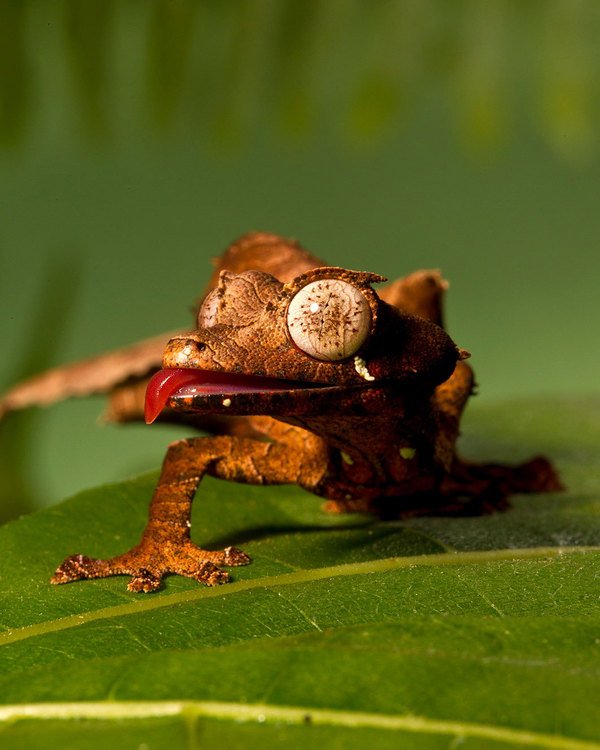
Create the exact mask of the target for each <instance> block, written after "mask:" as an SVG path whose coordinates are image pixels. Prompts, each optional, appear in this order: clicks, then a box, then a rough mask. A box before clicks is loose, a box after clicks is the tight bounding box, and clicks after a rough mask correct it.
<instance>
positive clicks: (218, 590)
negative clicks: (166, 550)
mask: <svg viewBox="0 0 600 750" xmlns="http://www.w3.org/2000/svg"><path fill="white" fill-rule="evenodd" d="M599 550H600V547H532V548H525V549H502V550H484V551H474V552H473V551H470V552H444V553H440V554H431V555H415V556H414V557H389V558H383V559H379V560H368V561H365V562H358V563H345V564H342V565H333V566H328V567H323V568H309V569H305V570H297V571H294V572H292V573H280V574H278V575H270V576H266V577H260V578H253V579H250V580H246V581H236V582H234V583H229V584H227V585H225V586H216V587H214V588H201V587H198V588H195V589H191V590H189V591H182V592H179V593H175V594H166V595H162V596H152V595H149V596H145V597H144V598H137V597H139V596H140V595H132V596H136V598H135V599H133V600H132V601H129V602H126V603H125V604H116V605H114V606H111V607H103V608H101V609H98V610H94V611H91V610H90V611H88V612H84V613H80V614H76V615H68V616H67V617H61V618H57V619H54V620H46V621H44V622H40V623H35V624H33V625H27V626H25V627H22V628H13V629H10V630H7V631H5V632H4V633H1V634H0V646H4V645H7V644H9V643H15V642H17V641H23V640H26V639H28V638H34V637H36V636H39V635H46V634H48V633H54V632H58V631H61V630H68V629H69V628H74V627H77V626H79V625H84V624H86V623H89V622H93V621H96V620H104V619H110V618H111V617H123V616H129V615H134V614H138V613H140V612H145V611H148V610H157V609H163V608H165V607H171V606H176V605H178V604H182V603H187V602H194V601H198V600H202V599H209V598H211V597H216V596H220V597H223V596H231V595H233V594H236V593H238V592H240V591H248V590H251V589H256V588H274V587H280V586H292V585H294V584H298V583H308V582H311V581H318V580H323V579H325V578H336V577H341V576H359V575H369V574H372V573H382V572H386V571H389V570H399V569H402V568H411V567H435V566H446V565H468V564H473V563H487V562H502V561H516V562H517V561H522V560H539V559H544V558H557V557H562V556H564V555H573V554H583V553H586V552H595V551H599Z"/></svg>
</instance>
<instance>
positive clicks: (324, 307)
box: [287, 279, 371, 361]
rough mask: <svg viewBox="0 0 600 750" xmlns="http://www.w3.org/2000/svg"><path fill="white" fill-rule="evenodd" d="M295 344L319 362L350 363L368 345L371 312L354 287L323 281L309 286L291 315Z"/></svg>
mask: <svg viewBox="0 0 600 750" xmlns="http://www.w3.org/2000/svg"><path fill="white" fill-rule="evenodd" d="M287 326H288V331H289V334H290V336H291V338H292V341H293V342H294V343H295V344H296V346H297V347H298V348H299V349H302V351H303V352H306V354H309V355H310V356H311V357H314V358H315V359H321V360H324V361H335V360H338V359H346V357H351V356H352V355H353V354H354V353H355V352H357V351H358V350H359V349H360V347H361V346H362V345H363V344H364V342H365V339H366V338H367V336H368V335H369V332H370V330H371V309H370V307H369V303H368V302H367V300H366V298H365V297H364V295H363V294H361V293H360V291H359V290H358V289H357V288H356V287H355V286H352V284H348V282H346V281H341V280H340V279H323V280H321V281H313V282H312V283H311V284H307V285H306V286H305V287H302V289H301V290H300V291H299V292H298V293H297V294H296V295H295V296H294V297H292V301H291V302H290V304H289V307H288V311H287Z"/></svg>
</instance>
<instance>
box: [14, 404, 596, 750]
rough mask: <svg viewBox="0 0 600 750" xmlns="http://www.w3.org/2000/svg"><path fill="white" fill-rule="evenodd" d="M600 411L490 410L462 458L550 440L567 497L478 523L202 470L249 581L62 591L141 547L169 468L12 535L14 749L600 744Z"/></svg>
mask: <svg viewBox="0 0 600 750" xmlns="http://www.w3.org/2000/svg"><path fill="white" fill-rule="evenodd" d="M599 407H600V404H599V403H598V402H596V403H594V402H589V401H587V402H583V401H581V402H562V403H560V404H557V403H554V402H552V403H551V402H550V401H548V402H546V403H544V402H543V401H541V400H540V401H539V402H537V403H534V404H528V405H525V404H523V403H518V402H515V403H510V404H503V405H502V406H497V407H492V406H485V405H483V406H478V408H476V409H475V410H474V415H473V416H472V417H471V418H470V419H469V420H468V421H467V424H466V425H465V434H466V435H467V439H466V440H465V443H464V446H463V452H464V453H465V454H467V455H469V456H473V457H476V458H492V457H493V458H494V459H502V460H514V461H517V460H519V459H525V458H527V457H528V456H529V455H531V453H532V452H545V453H547V454H548V455H551V456H552V457H553V459H555V460H556V462H557V465H558V466H559V468H560V470H561V472H562V474H563V477H564V480H565V483H566V484H567V486H568V488H569V489H568V490H567V492H565V493H562V494H557V495H553V496H549V495H546V496H536V497H519V498H516V499H515V503H514V505H515V507H514V508H513V510H511V511H510V512H508V513H504V514H497V515H495V516H488V517H481V518H421V519H414V520H411V521H404V522H386V523H382V522H379V521H374V520H373V519H370V518H365V517H363V516H338V517H332V516H326V515H324V514H323V513H322V512H321V511H320V500H319V499H318V498H315V497H312V496H310V495H308V494H306V493H304V492H302V491H301V490H298V489H296V488H293V487H273V488H256V487H255V488H252V487H246V486H237V485H232V484H225V483H222V482H217V481H214V480H213V481H210V480H205V481H203V483H202V485H201V489H200V491H199V493H198V496H197V500H196V503H195V509H194V514H195V515H194V527H193V528H194V537H195V538H196V539H197V540H201V541H202V542H203V543H204V544H206V545H207V546H208V545H211V546H214V547H221V546H223V545H225V544H230V543H234V544H237V545H239V546H242V547H243V548H244V549H245V550H246V551H248V552H249V553H250V554H251V555H252V557H253V559H254V562H253V564H252V565H251V566H249V567H247V568H240V569H236V570H235V571H234V582H233V583H231V584H229V585H227V586H225V587H220V588H213V589H207V588H202V587H200V586H198V585H197V584H195V583H194V582H191V581H188V580H184V579H181V578H177V577H171V578H169V579H167V582H166V585H165V587H164V589H163V590H162V591H161V592H159V593H158V594H152V595H139V594H130V593H128V592H127V590H126V588H125V586H126V580H127V579H125V578H114V579H108V580H103V581H87V582H79V583H75V584H69V585H66V586H60V587H53V586H50V585H49V583H48V578H49V576H50V574H51V572H52V571H53V569H54V567H55V566H56V565H57V563H58V562H60V560H61V559H62V558H63V557H64V556H65V555H67V554H72V553H74V552H78V551H80V552H84V553H86V554H90V555H95V556H107V555H112V554H115V553H117V552H120V551H123V549H125V548H126V547H128V546H130V545H131V544H132V543H134V542H135V541H136V538H137V536H138V535H139V533H140V531H141V529H142V527H143V524H144V519H145V514H146V509H147V504H148V500H149V497H150V494H151V492H152V486H153V482H154V480H155V475H152V476H143V477H140V478H138V479H135V480H132V481H130V482H125V483H123V484H119V485H112V486H106V487H100V488H97V489H94V490H89V491H87V492H84V493H82V494H80V495H78V496H76V497H74V498H72V499H71V500H68V501H66V502H65V503H63V504H62V505H60V506H58V507H55V508H52V509H49V510H46V511H43V512H40V513H38V514H35V515H32V516H29V517H26V518H24V519H22V520H20V521H17V522H14V523H11V524H9V525H7V526H5V527H4V528H2V529H0V544H1V549H2V560H1V563H0V564H1V579H0V582H1V591H0V612H1V617H0V699H1V701H2V705H1V706H0V742H1V745H2V747H3V748H7V749H9V748H20V747H28V748H38V747H39V748H41V747H59V746H60V747H65V748H71V747H73V748H75V747H76V748H101V747H106V746H107V745H108V743H110V744H111V747H113V748H114V749H115V750H118V748H126V747H138V746H142V745H147V746H148V747H151V748H153V750H154V748H163V747H164V748H172V747H190V748H192V747H204V746H207V747H208V746H212V745H214V746H220V747H233V746H236V747H237V746H244V747H247V748H249V747H284V746H285V747H287V748H296V747H298V748H301V747H306V746H307V745H308V743H316V746H324V747H331V746H335V747H340V748H355V747H356V748H358V747H365V746H369V745H373V746H376V747H378V748H379V747H381V748H388V747H389V748H392V747H399V746H401V747H403V748H448V747H458V746H460V747H466V748H488V747H492V748H521V747H524V748H525V747H540V748H546V747H547V748H564V749H566V748H592V747H599V745H597V744H596V742H597V741H598V739H599V736H600V728H599V719H598V712H597V695H598V694H599V688H600V684H599V683H600V679H599V678H600V659H599V657H598V639H599V635H600V628H599V625H600V618H599V617H598V614H599V606H598V604H599V602H598V571H599V570H600V551H599V550H598V546H599V540H600V514H599V509H600V479H599V469H600V458H599V447H600V429H599V427H598V424H599V419H598V418H599V416H600V408H599Z"/></svg>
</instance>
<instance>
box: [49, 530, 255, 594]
mask: <svg viewBox="0 0 600 750" xmlns="http://www.w3.org/2000/svg"><path fill="white" fill-rule="evenodd" d="M249 562H250V557H249V556H248V555H247V554H246V553H245V552H242V550H240V549H237V547H226V548H225V549H224V550H220V551H208V550H203V549H201V548H200V547H197V546H196V545H195V544H193V543H192V542H191V541H189V540H183V541H179V542H178V543H176V544H175V543H172V542H164V541H163V543H162V544H160V545H156V544H153V542H152V541H143V542H142V543H141V544H139V545H138V546H137V547H134V548H133V549H131V550H129V552H125V554H123V555H118V556H117V557H112V558H110V559H108V560H97V559H94V558H91V557H86V556H85V555H71V557H67V558H66V559H65V560H63V562H62V563H61V564H60V565H59V566H58V568H57V569H56V571H55V573H54V575H53V576H52V578H51V579H50V582H51V583H54V584H61V583H70V582H71V581H78V580H81V579H82V578H107V577H108V576H114V575H130V576H132V578H131V581H130V582H129V584H128V586H127V588H128V589H129V591H135V592H142V591H143V592H145V593H148V592H150V591H156V590H157V589H158V588H160V585H161V581H162V579H163V577H164V576H165V575H168V574H169V573H175V574H177V575H181V576H185V577H186V578H193V579H194V580H196V581H199V582H200V583H204V584H206V585H207V586H218V585H220V584H222V583H227V582H228V581H229V573H227V572H226V571H224V570H221V568H220V567H219V565H226V566H229V567H235V566H239V565H247V564H248V563H249Z"/></svg>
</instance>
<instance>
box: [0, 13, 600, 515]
mask: <svg viewBox="0 0 600 750" xmlns="http://www.w3.org/2000/svg"><path fill="white" fill-rule="evenodd" d="M599 32H600V4H598V3H597V2H595V0H551V1H546V2H544V1H542V0H537V1H534V2H527V3H523V2H518V1H517V0H514V1H513V0H490V1H489V2H483V3H482V2H476V1H475V0H472V1H468V0H462V1H457V2H451V3H449V2H444V1H443V0H396V1H390V0H388V1H385V2H384V1H383V0H363V1H360V0H245V1H239V2H222V1H218V0H204V1H200V0H198V1H197V2H188V1H184V0H169V1H166V0H147V2H144V3H140V2H136V1H134V0H86V1H85V2H80V1H79V0H78V1H74V0H73V1H71V0H69V1H66V0H62V1H57V2H42V1H41V0H38V1H36V0H14V1H11V0H0V210H1V221H0V253H1V255H0V258H1V265H0V340H1V342H2V349H1V351H2V357H1V358H0V386H1V387H2V388H3V389H4V388H5V387H8V386H9V385H10V384H11V383H12V382H14V381H15V380H17V379H18V378H20V377H21V376H23V375H25V374H29V373H31V372H33V371H35V370H36V369H38V368H41V367H46V366H49V365H54V364H58V363H61V362H65V361H69V360H74V359H77V358H80V357H83V356H86V355H90V354H94V353H98V352H100V351H103V350H107V349H110V348H113V347H116V346H119V345H123V344H126V343H129V342H132V341H135V340H137V339H140V338H143V337H146V336H150V335H153V334H156V333H160V332H162V331H166V330H169V329H173V328H177V327H185V326H187V325H188V324H189V321H190V307H191V305H192V303H193V301H194V300H195V298H196V297H197V296H198V294H199V293H200V291H201V290H202V287H203V284H204V282H205V281H206V279H207V278H208V275H209V272H210V264H209V259H210V258H211V257H214V256H215V255H217V254H219V252H221V250H222V249H223V248H224V247H225V246H226V245H227V244H228V242H230V241H231V240H232V239H234V238H235V237H236V236H238V235H239V234H241V233H243V232H245V231H248V230H250V229H263V230H268V231H274V232H278V233H281V234H284V235H288V236H294V237H296V238H298V239H300V240H301V241H302V242H303V243H304V244H305V245H306V246H307V247H308V248H310V249H311V250H313V251H314V252H315V253H316V254H318V255H320V256H322V257H324V258H325V259H326V260H327V261H329V262H330V263H332V264H339V265H344V266H348V267H352V268H357V269H364V270H370V271H375V272H378V273H382V274H385V275H387V276H388V277H390V278H394V277H397V276H399V275H403V274H405V273H407V272H410V271H412V270H414V269H416V268H421V267H436V268H441V269H442V270H443V272H444V274H445V275H446V277H447V278H448V279H450V281H451V284H452V286H451V290H450V293H449V296H448V315H447V319H448V324H449V329H450V332H451V334H452V335H453V337H454V338H455V340H456V341H457V343H458V344H459V345H460V346H462V347H465V348H467V349H469V350H470V351H471V352H472V353H473V358H472V363H473V365H474V367H475V368H476V371H477V375H478V380H479V383H480V396H479V397H478V398H479V399H486V400H487V399H494V400H499V399H511V398H513V397H516V396H525V397H529V396H536V397H543V398H549V399H551V398H553V397H555V396H557V395H568V394H571V393H577V394H585V393H588V392H592V391H596V392H597V376H598V366H599V364H600V354H599V351H598V350H599V347H598V332H597V327H598V323H599V322H600V311H599V305H598V283H599V282H600V254H599V252H598V251H599V248H598V238H599V237H600V210H599V206H600V202H599V188H600V159H599V158H598V150H599V149H598V146H599V138H598V126H599V122H600V111H599V104H600V86H599V83H600V65H599V63H600V59H599V58H600V44H599V41H600V34H599ZM101 410H102V399H99V398H98V399H91V400H89V401H85V402H69V403H65V404H62V405H58V406H55V407H52V408H51V409H48V410H44V411H37V412H33V411H32V412H30V413H26V414H23V415H15V416H13V417H12V418H10V419H7V420H6V422H5V423H4V424H3V425H1V426H0V427H1V430H2V432H1V435H0V469H1V477H0V483H1V484H0V495H1V499H2V502H3V504H4V511H3V515H4V516H5V517H7V516H10V515H14V514H15V513H18V512H24V511H26V510H28V509H31V508H33V507H40V506H42V505H47V504H50V503H52V502H55V501H57V500H59V499H60V498H62V497H63V496H65V495H66V494H69V493H72V492H74V491H76V490H78V489H81V488H83V487H85V486H91V485H94V484H97V483H100V482H103V481H108V480H116V479H122V478H124V477H127V476H129V475H131V474H134V473H137V472H139V471H142V470H145V469H149V468H154V467H157V466H158V464H159V462H160V461H161V459H162V456H163V454H164V448H165V444H166V443H167V442H168V441H169V440H171V439H174V437H175V436H176V435H178V434H183V433H182V431H181V430H178V429H175V428H165V427H157V426H153V427H151V428H149V427H145V426H141V425H140V426H129V427H125V428H115V427H100V426H97V425H96V424H95V420H96V417H97V416H98V414H99V413H100V412H101Z"/></svg>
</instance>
